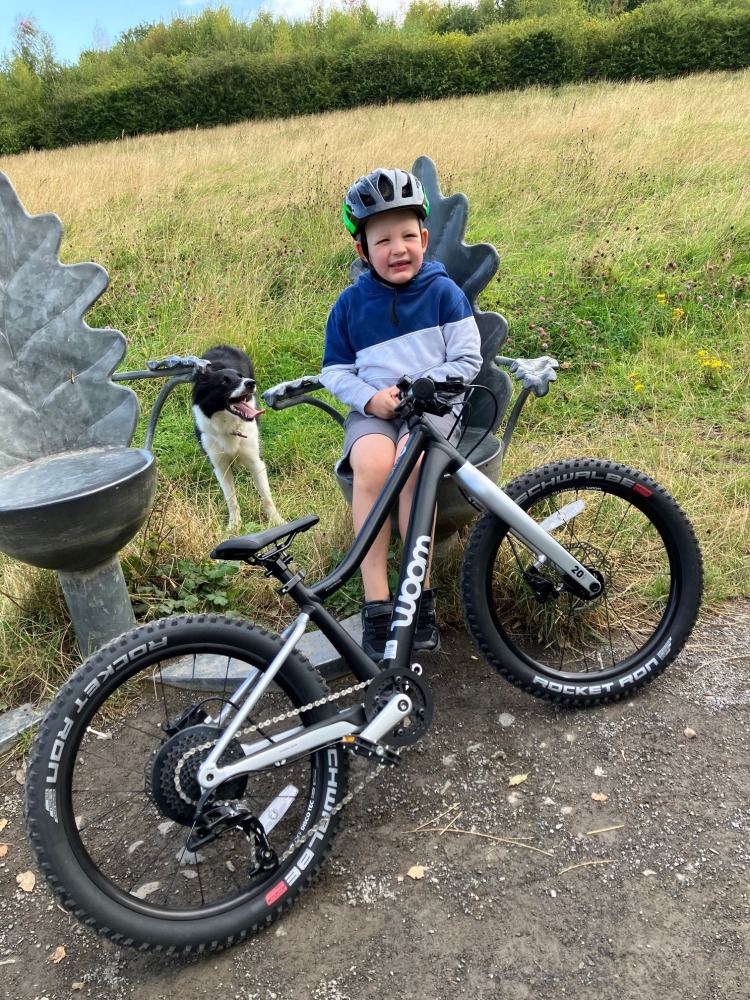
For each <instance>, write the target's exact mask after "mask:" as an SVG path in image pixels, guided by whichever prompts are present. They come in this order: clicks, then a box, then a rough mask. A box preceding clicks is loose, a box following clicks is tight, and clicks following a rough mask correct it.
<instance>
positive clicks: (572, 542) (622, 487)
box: [461, 458, 703, 705]
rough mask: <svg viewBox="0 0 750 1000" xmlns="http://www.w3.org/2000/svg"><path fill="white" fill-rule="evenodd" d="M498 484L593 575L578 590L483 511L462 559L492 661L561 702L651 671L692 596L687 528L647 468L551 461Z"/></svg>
mask: <svg viewBox="0 0 750 1000" xmlns="http://www.w3.org/2000/svg"><path fill="white" fill-rule="evenodd" d="M505 491H506V493H507V494H508V495H509V496H510V497H511V499H512V500H514V501H515V502H516V503H517V504H518V505H519V506H520V507H522V508H523V509H524V510H525V511H526V512H527V513H528V514H530V515H531V516H532V517H533V518H534V520H535V521H537V522H538V523H540V524H542V525H543V526H544V527H545V529H546V530H548V531H549V532H550V533H551V534H552V535H553V537H554V538H556V540H557V541H559V542H560V544H561V545H563V546H564V547H565V548H566V549H567V550H568V551H569V552H570V553H571V555H573V556H575V558H576V559H577V560H578V561H579V562H580V563H581V564H582V565H584V566H585V567H586V568H587V569H588V570H589V571H590V572H592V573H594V574H595V575H596V576H598V577H599V579H600V580H601V582H602V593H601V595H600V596H599V597H597V598H596V599H594V600H588V601H586V600H582V599H581V598H579V597H576V596H575V595H574V594H572V593H571V592H570V591H568V590H566V589H565V588H564V587H563V586H562V582H561V580H560V578H559V575H558V574H557V572H556V570H555V569H554V567H553V566H551V565H550V564H549V563H547V562H546V561H544V560H540V559H538V557H537V556H536V555H535V554H533V553H531V552H529V550H528V549H526V548H525V547H524V546H523V545H522V544H521V543H520V542H518V541H517V540H516V539H515V538H514V537H513V536H512V535H511V534H510V532H509V530H508V526H507V525H505V524H503V523H502V522H501V521H499V520H498V519H497V518H496V517H495V516H494V515H493V514H492V513H490V512H486V513H485V514H483V515H482V517H481V518H479V519H478V521H477V522H476V524H475V526H474V528H473V529H472V531H471V534H470V537H469V540H468V543H467V545H466V549H465V551H464V556H463V560H462V567H461V596H462V601H463V606H464V613H465V616H466V622H467V625H468V627H469V631H470V633H471V635H472V637H473V638H474V640H475V642H476V643H477V645H478V646H479V648H480V650H481V651H482V653H483V654H484V655H485V657H486V658H487V660H488V661H489V663H490V664H491V665H492V666H493V667H494V668H495V669H496V670H497V671H498V672H499V673H500V674H502V675H503V676H504V677H505V678H506V679H507V680H509V681H511V683H513V684H515V685H517V686H518V687H521V688H523V690H525V691H527V692H529V693H530V694H533V695H537V696H538V697H541V698H547V699H549V700H551V701H555V702H559V703H565V704H570V705H586V704H596V703H599V702H606V701H614V700H616V699H618V698H621V697H623V696H625V695H628V694H631V693H632V692H634V691H636V690H637V689H638V688H641V687H643V685H645V684H647V683H649V682H650V681H652V680H654V678H655V677H657V676H658V675H659V674H660V673H662V671H664V670H665V669H666V667H667V666H668V665H669V663H671V662H672V660H673V659H674V658H675V656H677V654H678V653H679V651H680V650H681V649H682V647H683V646H684V644H685V642H686V640H687V638H688V636H689V634H690V632H691V630H692V627H693V625H694V624H695V620H696V618H697V615H698V610H699V608H700V600H701V593H702V582H703V573H702V562H701V554H700V548H699V546H698V542H697V539H696V537H695V534H694V532H693V529H692V527H691V525H690V523H689V521H688V519H687V517H686V515H685V514H684V512H683V511H682V510H681V509H680V507H679V505H678V504H677V502H676V501H675V500H674V498H673V497H672V496H670V494H669V493H668V492H667V491H666V490H665V489H663V488H662V487H661V486H659V484H658V483H656V482H655V481H654V480H653V479H650V478H648V477H647V476H645V475H643V473H641V472H637V471H636V470H634V469H630V468H628V467H626V466H623V465H619V464H617V463H614V462H607V461H602V460H599V459H591V458H582V459H574V460H571V461H566V462H559V463H554V464H550V465H546V466H542V467H541V468H538V469H534V470H533V471H531V472H528V473H526V474H525V475H523V476H521V477H519V478H518V479H516V480H514V481H513V482H512V483H510V484H509V485H508V486H507V487H506V490H505Z"/></svg>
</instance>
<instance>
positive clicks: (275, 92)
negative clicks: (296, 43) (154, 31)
mask: <svg viewBox="0 0 750 1000" xmlns="http://www.w3.org/2000/svg"><path fill="white" fill-rule="evenodd" d="M748 65H750V10H745V9H737V8H734V9H732V8H717V7H711V6H700V5H699V6H685V7H682V6H680V5H679V4H675V3H674V2H673V0H665V2H664V3H663V4H662V3H654V4H649V5H646V6H643V7H639V8H638V9H636V10H634V11H632V12H631V13H628V14H623V15H621V16H620V17H618V18H616V19H612V20H610V21H599V20H594V19H583V18H582V19H580V20H567V21H564V22H563V21H560V20H559V19H546V20H542V19H536V20H530V21H520V22H513V23H510V24H506V25H495V26H493V27H492V28H490V29H488V30H487V31H485V32H483V33H481V34H478V35H472V36H466V35H463V34H460V33H454V34H449V35H441V36H435V37H434V38H432V39H430V40H429V41H421V40H420V41H409V40H408V39H406V38H395V39H394V38H387V39H383V40H378V41H375V42H373V43H372V44H370V45H368V46H366V47H360V48H357V49H354V50H351V51H348V52H343V53H342V52H335V51H326V52H323V51H315V52H302V53H296V54H290V55H278V54H263V55H255V54H253V53H239V54H238V53H237V52H233V53H224V52H216V53H214V54H212V55H211V56H208V57H201V58H196V57H189V56H180V57H161V58H156V59H153V60H151V61H150V62H149V64H148V65H147V66H146V67H144V66H143V65H141V66H138V67H133V68H132V69H130V73H131V77H130V78H129V79H124V80H122V82H118V83H117V84H114V85H113V84H111V83H108V84H102V85H100V86H95V87H88V88H85V89H80V88H79V89H76V88H74V87H72V86H68V87H67V88H66V87H65V86H62V87H61V88H59V90H58V91H57V93H56V94H55V96H53V97H51V98H50V99H49V100H48V102H47V103H46V105H45V106H43V107H42V110H41V111H40V112H39V115H38V119H37V120H35V121H32V122H24V123H20V122H14V121H12V120H9V119H8V118H7V117H6V118H5V120H4V119H3V115H2V112H1V111H0V151H2V152H6V153H9V152H16V151H18V150H19V149H21V148H24V147H23V146H21V145H19V143H20V142H21V141H22V137H29V136H33V137H34V141H35V145H37V146H40V147H46V148H53V147H58V146H65V145H71V144H74V143H85V142H95V141H103V140H110V139H119V138H120V137H121V136H122V135H136V134H143V133H154V132H168V131H174V130H175V129H181V128H191V127H195V126H201V127H210V126H213V125H220V124H228V123H231V122H236V121H241V120H247V119H253V118H274V117H287V116H289V115H293V114H312V113H316V112H321V111H329V110H335V109H343V108H348V107H354V106H358V105H364V104H380V103H382V102H384V101H412V100H421V99H425V98H427V99H429V98H440V97H450V96H459V95H464V94H473V93H484V92H488V91H496V90H505V89H515V88H521V87H527V86H529V85H533V84H537V85H543V86H558V85H560V84H563V83H569V82H576V81H582V80H597V79H614V80H623V79H632V78H638V79H654V78H657V77H670V76H675V75H678V74H683V73H691V72H696V71H706V70H726V69H739V68H742V67H745V66H748Z"/></svg>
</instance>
